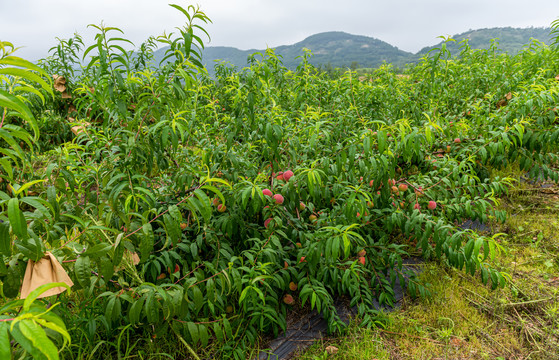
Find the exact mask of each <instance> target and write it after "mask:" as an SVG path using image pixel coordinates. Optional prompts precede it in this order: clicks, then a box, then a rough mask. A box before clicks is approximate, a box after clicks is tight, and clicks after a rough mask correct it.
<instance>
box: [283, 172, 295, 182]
mask: <svg viewBox="0 0 559 360" xmlns="http://www.w3.org/2000/svg"><path fill="white" fill-rule="evenodd" d="M292 176H293V171H291V170H287V171H286V172H284V173H283V180H285V181H289V179H291V177H292Z"/></svg>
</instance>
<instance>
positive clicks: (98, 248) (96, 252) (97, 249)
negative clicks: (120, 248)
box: [82, 243, 113, 258]
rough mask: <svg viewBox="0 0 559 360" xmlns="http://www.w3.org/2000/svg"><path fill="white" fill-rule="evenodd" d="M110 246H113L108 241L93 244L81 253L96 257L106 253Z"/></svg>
mask: <svg viewBox="0 0 559 360" xmlns="http://www.w3.org/2000/svg"><path fill="white" fill-rule="evenodd" d="M112 248H113V246H112V245H111V244H109V243H99V244H95V245H93V246H92V247H90V248H89V249H87V251H85V252H84V253H83V254H82V256H90V257H92V258H98V257H101V256H103V255H105V254H106V253H108V252H109V251H110V250H111V249H112Z"/></svg>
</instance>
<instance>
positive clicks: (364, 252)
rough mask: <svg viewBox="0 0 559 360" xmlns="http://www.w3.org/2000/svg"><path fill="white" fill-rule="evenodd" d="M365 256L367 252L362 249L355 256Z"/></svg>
mask: <svg viewBox="0 0 559 360" xmlns="http://www.w3.org/2000/svg"><path fill="white" fill-rule="evenodd" d="M365 255H367V252H366V251H365V249H363V250H361V251H359V252H358V253H357V256H359V257H363V256H365Z"/></svg>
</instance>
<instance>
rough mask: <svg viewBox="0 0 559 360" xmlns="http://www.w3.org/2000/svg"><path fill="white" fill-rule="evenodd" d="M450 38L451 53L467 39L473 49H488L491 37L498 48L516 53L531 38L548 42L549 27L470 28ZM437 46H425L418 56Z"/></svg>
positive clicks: (458, 48)
mask: <svg viewBox="0 0 559 360" xmlns="http://www.w3.org/2000/svg"><path fill="white" fill-rule="evenodd" d="M452 38H453V39H454V40H456V41H454V42H450V43H449V44H447V48H448V49H449V50H450V52H451V53H452V54H458V53H459V52H460V47H461V46H462V45H463V43H461V42H462V41H463V40H468V44H469V45H470V47H472V48H474V49H489V47H490V46H491V40H492V39H498V40H497V48H498V49H500V50H502V51H506V52H509V53H517V52H518V51H520V50H522V48H523V47H524V46H526V45H527V44H530V41H531V39H532V38H533V39H537V40H538V41H541V42H544V43H546V44H549V43H550V40H551V35H550V29H549V28H526V29H518V28H511V27H505V28H492V29H478V30H470V31H467V32H465V33H462V34H458V35H454V36H452ZM439 46H440V43H439V44H437V45H435V46H428V47H425V48H423V49H421V50H420V51H419V52H418V53H417V54H418V55H420V56H421V55H424V54H426V53H427V52H428V51H429V50H431V49H433V48H435V47H439Z"/></svg>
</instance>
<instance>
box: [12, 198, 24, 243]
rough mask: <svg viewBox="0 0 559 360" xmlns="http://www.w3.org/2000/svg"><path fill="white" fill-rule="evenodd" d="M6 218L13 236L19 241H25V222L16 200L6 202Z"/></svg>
mask: <svg viewBox="0 0 559 360" xmlns="http://www.w3.org/2000/svg"><path fill="white" fill-rule="evenodd" d="M8 218H9V220H10V225H11V226H12V230H13V232H14V234H15V235H16V236H17V237H18V238H20V239H21V240H25V239H27V237H28V234H27V222H26V221H25V217H24V216H23V213H22V212H21V210H20V209H19V201H18V199H16V198H11V199H10V201H8Z"/></svg>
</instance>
